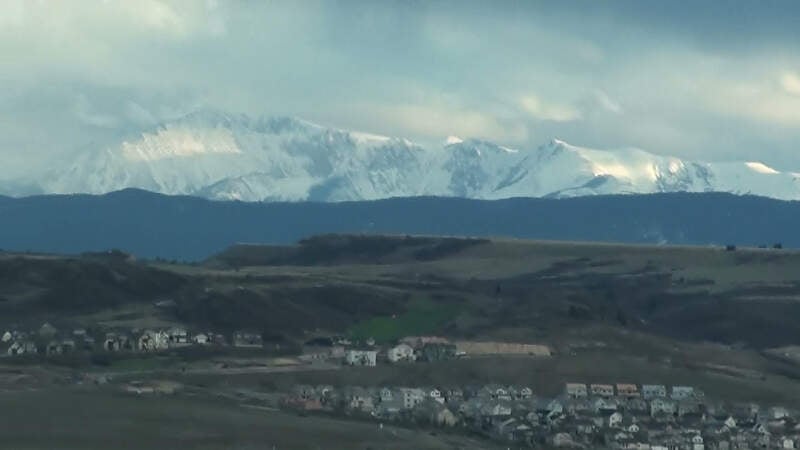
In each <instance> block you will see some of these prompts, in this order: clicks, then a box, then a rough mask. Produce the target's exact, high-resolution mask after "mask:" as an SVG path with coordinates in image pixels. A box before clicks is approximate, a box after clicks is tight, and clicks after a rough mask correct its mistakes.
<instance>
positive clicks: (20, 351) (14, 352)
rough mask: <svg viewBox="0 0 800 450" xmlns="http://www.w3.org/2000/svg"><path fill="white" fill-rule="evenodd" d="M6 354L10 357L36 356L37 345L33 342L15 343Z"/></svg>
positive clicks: (20, 341)
mask: <svg viewBox="0 0 800 450" xmlns="http://www.w3.org/2000/svg"><path fill="white" fill-rule="evenodd" d="M6 353H8V356H22V355H35V354H36V353H37V349H36V344H35V343H34V342H33V341H25V340H19V341H14V343H12V344H11V346H10V347H8V350H6Z"/></svg>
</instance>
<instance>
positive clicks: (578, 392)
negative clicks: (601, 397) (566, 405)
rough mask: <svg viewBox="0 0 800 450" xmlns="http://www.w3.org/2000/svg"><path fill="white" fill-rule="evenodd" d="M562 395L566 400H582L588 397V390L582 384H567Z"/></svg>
mask: <svg viewBox="0 0 800 450" xmlns="http://www.w3.org/2000/svg"><path fill="white" fill-rule="evenodd" d="M564 393H565V394H566V396H567V398H583V397H586V396H588V395H589V390H588V389H587V388H586V385H585V384H583V383H567V385H566V387H565V388H564Z"/></svg>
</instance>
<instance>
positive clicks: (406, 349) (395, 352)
mask: <svg viewBox="0 0 800 450" xmlns="http://www.w3.org/2000/svg"><path fill="white" fill-rule="evenodd" d="M386 355H387V357H388V358H389V361H391V362H393V363H396V362H399V361H414V360H415V359H416V356H415V355H414V348H413V347H411V346H410V345H408V344H398V345H396V346H394V347H392V348H390V349H389V350H388V351H387V352H386Z"/></svg>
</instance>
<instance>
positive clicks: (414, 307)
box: [347, 300, 461, 343]
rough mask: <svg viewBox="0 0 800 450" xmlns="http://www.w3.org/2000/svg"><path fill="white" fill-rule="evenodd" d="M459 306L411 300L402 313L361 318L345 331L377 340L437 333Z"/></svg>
mask: <svg viewBox="0 0 800 450" xmlns="http://www.w3.org/2000/svg"><path fill="white" fill-rule="evenodd" d="M460 310H461V308H460V307H459V306H458V305H451V304H437V303H433V302H431V301H424V300H418V301H414V302H410V303H409V304H408V310H407V311H406V312H404V313H402V314H399V315H396V316H392V317H375V318H372V319H368V320H365V321H363V322H360V323H358V324H356V325H354V326H353V327H351V328H350V329H349V330H348V332H347V335H348V336H349V337H350V338H351V339H355V340H357V341H362V342H363V341H364V340H366V339H369V338H372V339H375V341H376V342H378V343H389V342H394V341H397V340H398V339H400V338H402V337H404V336H419V335H425V334H431V333H436V332H437V331H439V330H440V329H441V327H442V325H443V324H445V323H446V322H448V321H449V320H452V319H453V318H454V317H455V316H457V315H458V313H459V312H460Z"/></svg>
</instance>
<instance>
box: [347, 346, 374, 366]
mask: <svg viewBox="0 0 800 450" xmlns="http://www.w3.org/2000/svg"><path fill="white" fill-rule="evenodd" d="M377 361H378V352H376V351H375V350H347V351H346V352H345V354H344V362H345V364H347V365H349V366H368V367H375V365H376V364H377Z"/></svg>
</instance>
